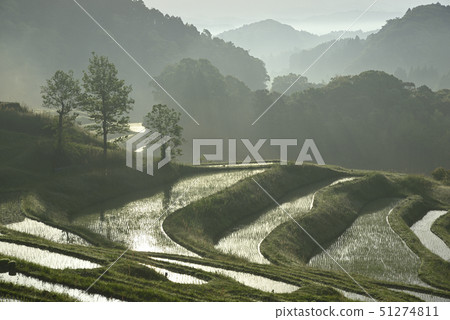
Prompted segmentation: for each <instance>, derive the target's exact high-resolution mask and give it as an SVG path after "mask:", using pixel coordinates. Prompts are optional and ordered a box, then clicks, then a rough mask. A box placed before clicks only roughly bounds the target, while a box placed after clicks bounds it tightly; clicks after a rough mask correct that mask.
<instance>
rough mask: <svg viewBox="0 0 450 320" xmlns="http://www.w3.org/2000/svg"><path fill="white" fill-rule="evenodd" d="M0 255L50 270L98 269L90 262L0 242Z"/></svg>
mask: <svg viewBox="0 0 450 320" xmlns="http://www.w3.org/2000/svg"><path fill="white" fill-rule="evenodd" d="M0 253H1V254H3V255H5V256H9V257H14V258H16V259H22V260H25V261H28V262H31V263H36V264H39V265H41V266H44V267H49V268H52V269H94V268H99V267H100V265H98V264H96V263H92V262H90V261H86V260H81V259H78V258H74V257H70V256H66V255H63V254H60V253H55V252H50V251H47V250H42V249H38V248H33V247H28V246H24V245H19V244H15V243H8V242H3V241H0Z"/></svg>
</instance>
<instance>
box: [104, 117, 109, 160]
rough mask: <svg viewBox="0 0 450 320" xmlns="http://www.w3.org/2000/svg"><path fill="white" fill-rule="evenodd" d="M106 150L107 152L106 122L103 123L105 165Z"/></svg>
mask: <svg viewBox="0 0 450 320" xmlns="http://www.w3.org/2000/svg"><path fill="white" fill-rule="evenodd" d="M107 152H108V131H107V130H106V124H105V123H103V161H104V163H105V165H106V157H107Z"/></svg>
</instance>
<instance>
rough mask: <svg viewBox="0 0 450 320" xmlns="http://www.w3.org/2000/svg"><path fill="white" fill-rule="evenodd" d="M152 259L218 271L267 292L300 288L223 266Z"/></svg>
mask: <svg viewBox="0 0 450 320" xmlns="http://www.w3.org/2000/svg"><path fill="white" fill-rule="evenodd" d="M152 259H155V260H159V261H164V262H169V263H173V264H178V265H182V266H186V267H190V268H194V269H199V270H203V271H206V272H211V273H217V274H220V275H223V276H226V277H229V278H232V279H233V280H235V281H237V282H240V283H242V284H243V285H246V286H248V287H251V288H254V289H258V290H261V291H265V292H274V293H290V292H294V291H296V290H298V289H299V287H298V286H294V285H292V284H288V283H284V282H280V281H275V280H271V279H268V278H264V277H261V276H257V275H254V274H251V273H245V272H238V271H232V270H226V269H222V268H216V267H210V266H205V265H202V264H197V263H189V262H184V261H178V260H173V259H165V258H156V257H152Z"/></svg>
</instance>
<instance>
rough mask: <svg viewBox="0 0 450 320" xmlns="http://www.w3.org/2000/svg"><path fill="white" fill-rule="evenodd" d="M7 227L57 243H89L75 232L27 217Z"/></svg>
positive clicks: (85, 244)
mask: <svg viewBox="0 0 450 320" xmlns="http://www.w3.org/2000/svg"><path fill="white" fill-rule="evenodd" d="M5 227H6V228H8V229H11V230H15V231H19V232H24V233H28V234H31V235H34V236H38V237H41V238H44V239H47V240H50V241H53V242H57V243H63V244H79V245H84V246H88V245H89V243H88V242H87V241H86V240H84V239H83V238H81V237H79V236H77V235H75V234H73V233H70V232H67V231H64V230H61V229H58V228H54V227H51V226H49V225H46V224H45V223H42V222H39V221H36V220H31V219H28V218H25V219H24V220H23V221H21V222H16V223H11V224H7V225H5Z"/></svg>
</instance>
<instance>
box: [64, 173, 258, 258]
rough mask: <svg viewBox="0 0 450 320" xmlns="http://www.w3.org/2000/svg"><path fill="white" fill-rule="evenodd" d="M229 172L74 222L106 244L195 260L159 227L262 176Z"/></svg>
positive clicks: (183, 182) (178, 185) (188, 181)
mask: <svg viewBox="0 0 450 320" xmlns="http://www.w3.org/2000/svg"><path fill="white" fill-rule="evenodd" d="M262 171H263V169H258V170H233V171H227V172H219V173H208V174H201V175H197V176H193V177H187V178H185V179H182V180H180V181H179V182H177V183H175V184H174V185H173V186H171V187H170V188H168V189H166V190H164V192H160V193H158V194H156V195H154V196H152V197H148V198H144V199H140V200H135V201H131V202H129V203H127V204H125V205H123V206H122V207H119V208H117V209H107V210H104V211H102V209H101V208H99V210H98V212H96V213H94V214H90V215H87V216H82V217H80V218H78V219H76V220H75V221H74V222H73V224H75V225H79V226H83V227H87V228H88V229H90V230H92V231H94V232H96V233H98V234H101V235H103V236H104V237H106V238H107V239H109V240H112V241H118V242H122V243H125V244H127V245H129V246H130V247H131V248H132V250H136V251H151V252H161V253H172V254H181V255H189V256H197V255H196V254H194V253H192V252H190V251H188V250H187V249H185V248H183V247H182V246H180V245H178V244H177V243H175V242H174V241H172V240H171V239H170V238H169V237H168V236H167V235H166V233H165V232H164V230H163V228H162V223H163V221H164V218H165V217H167V215H169V214H170V213H172V212H174V211H175V210H178V209H180V208H182V207H185V206H187V205H188V204H190V203H192V202H194V201H196V200H199V199H201V198H204V197H207V196H210V195H212V194H214V193H216V192H218V191H220V190H223V189H225V188H227V187H229V186H231V185H233V184H235V183H236V182H238V181H239V180H241V179H244V178H246V177H248V176H251V175H254V174H257V173H260V172H262Z"/></svg>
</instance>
